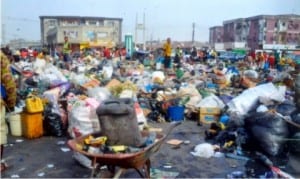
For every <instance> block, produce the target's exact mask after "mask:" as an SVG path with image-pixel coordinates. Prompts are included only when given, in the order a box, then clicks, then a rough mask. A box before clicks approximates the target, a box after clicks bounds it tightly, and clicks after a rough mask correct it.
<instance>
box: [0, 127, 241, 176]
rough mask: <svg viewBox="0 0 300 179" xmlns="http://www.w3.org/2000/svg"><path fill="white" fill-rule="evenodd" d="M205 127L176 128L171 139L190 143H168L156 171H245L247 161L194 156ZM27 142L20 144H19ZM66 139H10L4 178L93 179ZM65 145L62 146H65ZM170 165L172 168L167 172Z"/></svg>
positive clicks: (205, 173) (154, 163)
mask: <svg viewBox="0 0 300 179" xmlns="http://www.w3.org/2000/svg"><path fill="white" fill-rule="evenodd" d="M168 125H169V123H160V124H159V123H150V126H153V127H162V128H163V129H166V128H167V126H168ZM204 130H205V126H197V124H196V122H195V121H185V122H183V124H181V125H180V126H178V127H177V128H175V129H174V130H173V131H172V133H171V135H170V136H169V137H168V139H173V138H175V139H180V140H189V141H190V144H182V145H181V146H180V148H174V147H172V146H171V145H169V144H166V143H164V144H163V145H162V146H161V148H160V150H159V151H158V152H157V153H156V154H155V155H153V156H152V157H151V162H152V168H155V169H161V170H164V171H174V172H179V175H178V176H177V177H180V178H195V177H196V178H224V177H226V176H227V174H228V173H231V172H232V171H245V168H244V165H245V162H244V161H239V160H234V159H228V158H224V157H223V158H214V157H213V158H209V159H205V158H197V157H194V156H193V155H191V154H190V152H191V151H192V150H193V148H194V146H196V145H197V144H200V143H203V142H204ZM19 139H21V140H23V141H22V142H18V140H19ZM67 140H68V139H67V138H66V137H61V138H57V137H42V138H39V139H33V140H29V139H26V138H22V137H12V136H10V137H9V144H8V145H7V146H6V147H5V148H4V158H5V159H6V161H7V163H8V164H10V165H11V166H10V168H9V169H8V170H6V171H5V172H4V173H2V174H1V177H12V176H14V175H17V176H19V177H21V178H28V177H29V178H58V177H60V178H89V177H90V169H88V168H85V167H82V166H81V165H79V164H78V163H77V162H76V161H75V160H74V159H73V158H72V151H66V152H64V151H62V149H64V148H68V146H67V144H66V141H67ZM62 141H63V142H64V143H65V144H60V143H61V142H62ZM166 163H169V165H171V166H172V168H164V166H165V164H166ZM121 177H126V178H130V177H139V175H138V174H137V173H136V172H135V171H134V170H129V171H128V172H126V173H124V174H123V175H122V176H121Z"/></svg>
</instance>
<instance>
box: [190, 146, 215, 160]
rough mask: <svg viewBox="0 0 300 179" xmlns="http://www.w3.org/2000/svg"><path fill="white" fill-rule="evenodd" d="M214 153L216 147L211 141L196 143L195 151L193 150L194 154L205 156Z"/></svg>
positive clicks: (208, 156)
mask: <svg viewBox="0 0 300 179" xmlns="http://www.w3.org/2000/svg"><path fill="white" fill-rule="evenodd" d="M214 153H215V151H214V147H213V146H212V145H211V144H209V143H203V144H198V145H196V147H195V149H194V152H191V154H192V155H194V156H197V157H203V158H210V157H212V156H213V155H214Z"/></svg>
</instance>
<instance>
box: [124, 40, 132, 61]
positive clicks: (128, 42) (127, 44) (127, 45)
mask: <svg viewBox="0 0 300 179" xmlns="http://www.w3.org/2000/svg"><path fill="white" fill-rule="evenodd" d="M125 48H126V52H127V53H128V54H130V56H131V55H132V52H133V41H132V35H125Z"/></svg>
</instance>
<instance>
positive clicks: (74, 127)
mask: <svg viewBox="0 0 300 179" xmlns="http://www.w3.org/2000/svg"><path fill="white" fill-rule="evenodd" d="M68 119H69V128H68V132H69V134H70V136H71V137H73V138H75V137H79V136H81V135H85V134H90V133H93V132H96V131H100V123H99V120H98V117H97V115H96V109H95V108H94V107H92V106H91V105H89V104H87V103H86V101H80V100H78V101H76V102H75V103H74V104H73V105H72V106H71V107H70V106H69V113H68Z"/></svg>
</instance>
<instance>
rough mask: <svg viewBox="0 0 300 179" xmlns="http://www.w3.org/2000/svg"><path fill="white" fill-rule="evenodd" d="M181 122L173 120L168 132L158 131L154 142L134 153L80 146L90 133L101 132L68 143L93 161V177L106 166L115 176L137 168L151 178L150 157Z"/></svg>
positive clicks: (143, 132)
mask: <svg viewBox="0 0 300 179" xmlns="http://www.w3.org/2000/svg"><path fill="white" fill-rule="evenodd" d="M179 124H181V122H171V123H170V126H169V127H168V129H167V131H166V134H163V133H156V140H155V142H154V143H152V144H151V145H149V146H147V147H145V148H141V150H139V151H138V152H134V153H114V154H111V153H103V154H102V153H100V154H93V153H89V152H86V151H84V150H82V148H80V147H78V146H79V145H81V146H82V145H83V144H84V139H86V138H87V137H88V136H90V135H93V136H101V133H99V132H98V133H93V134H88V135H84V136H81V137H78V138H75V139H72V140H69V141H68V145H69V147H70V148H71V149H72V150H73V151H75V152H79V153H81V154H83V155H84V156H86V157H88V158H89V159H90V160H91V161H92V171H91V177H101V175H100V174H101V168H102V167H104V166H106V167H107V169H108V171H109V172H111V174H113V178H119V177H120V176H121V174H122V173H123V172H125V171H126V170H127V169H135V170H136V171H137V172H138V174H139V175H140V176H141V177H142V178H150V167H151V162H150V157H151V156H152V155H153V154H154V153H156V152H157V151H158V150H159V149H160V146H161V145H162V143H163V142H164V141H165V139H166V138H167V137H168V135H169V134H170V132H171V131H172V130H173V129H174V127H176V126H178V125H179ZM141 134H142V136H143V137H147V136H149V134H150V133H149V132H148V131H141ZM116 168H118V170H116ZM141 169H142V170H141ZM101 178H103V177H101Z"/></svg>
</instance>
